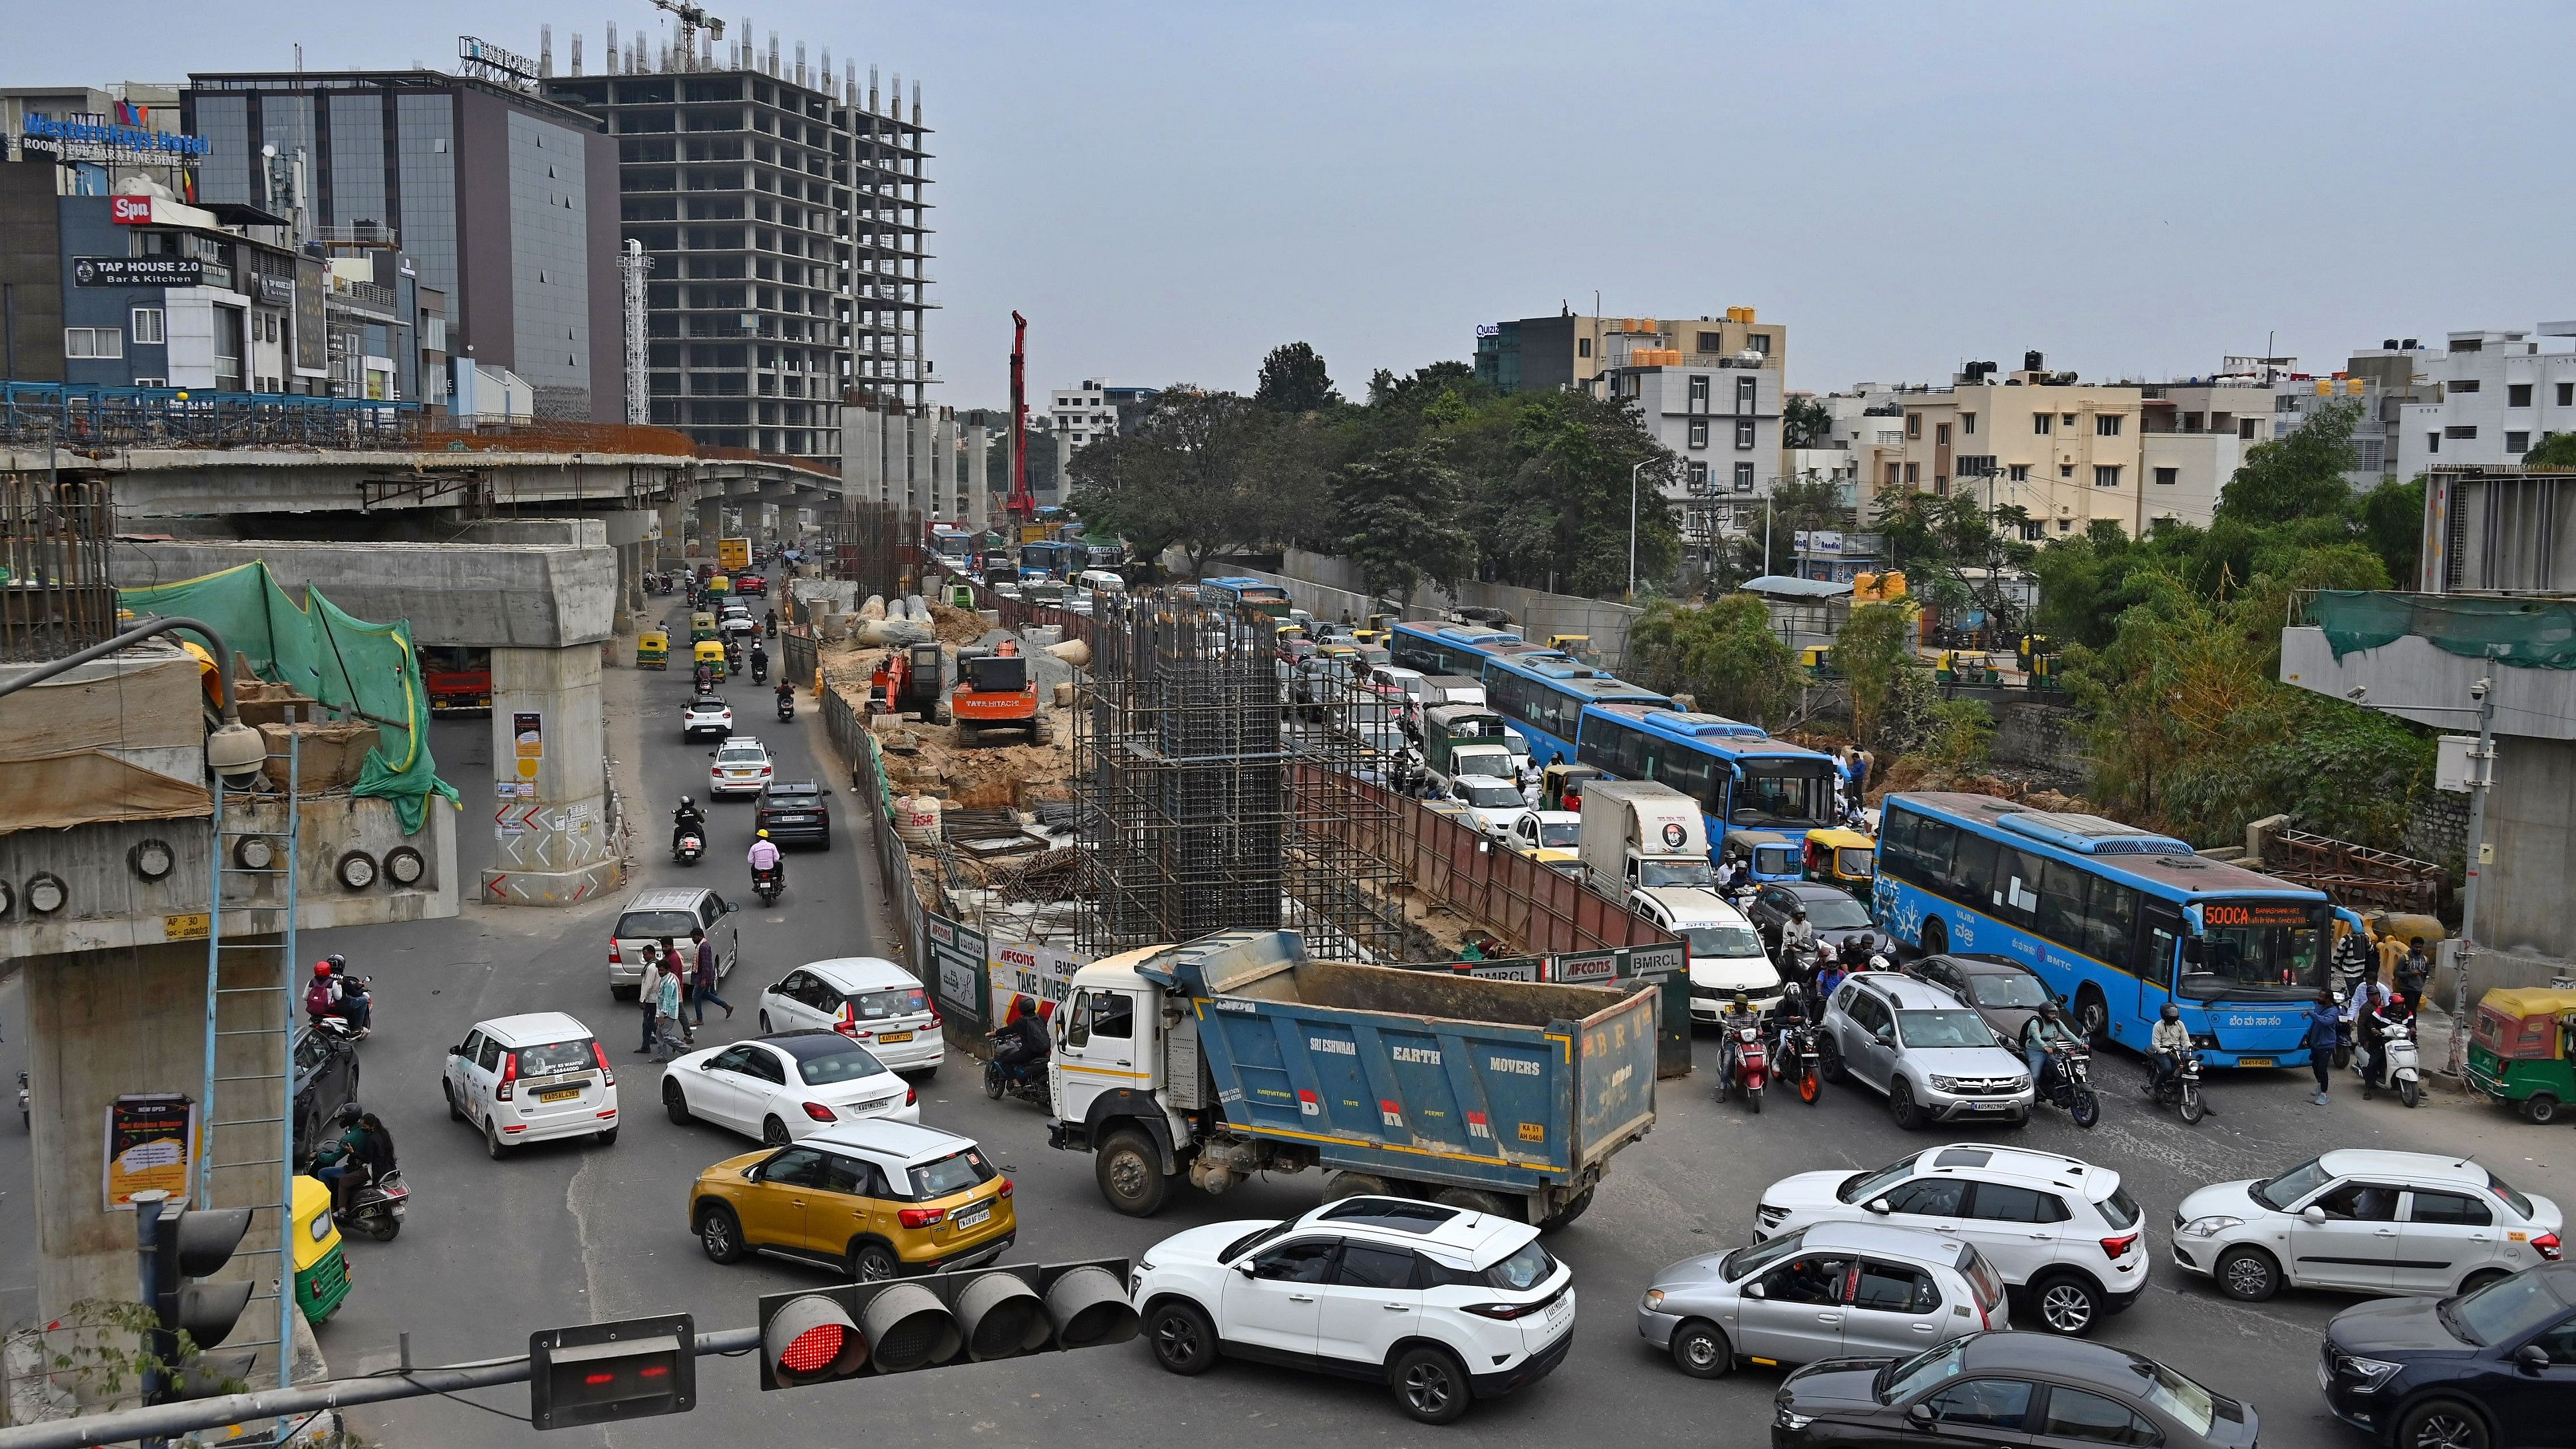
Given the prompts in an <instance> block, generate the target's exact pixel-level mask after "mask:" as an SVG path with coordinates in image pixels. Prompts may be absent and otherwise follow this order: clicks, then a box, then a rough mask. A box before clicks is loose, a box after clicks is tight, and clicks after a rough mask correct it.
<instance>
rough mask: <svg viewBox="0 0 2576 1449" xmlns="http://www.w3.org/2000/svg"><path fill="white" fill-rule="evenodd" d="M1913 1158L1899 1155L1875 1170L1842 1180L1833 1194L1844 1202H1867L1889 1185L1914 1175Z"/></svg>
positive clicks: (1891, 1185)
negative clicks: (1841, 1183)
mask: <svg viewBox="0 0 2576 1449" xmlns="http://www.w3.org/2000/svg"><path fill="white" fill-rule="evenodd" d="M1914 1163H1915V1159H1914V1158H1912V1157H1900V1158H1898V1159H1896V1160H1895V1161H1894V1162H1891V1163H1889V1164H1888V1165H1886V1166H1885V1167H1882V1168H1880V1169H1879V1170H1878V1171H1876V1172H1864V1173H1862V1174H1860V1175H1858V1176H1856V1177H1852V1178H1849V1179H1847V1180H1845V1181H1844V1183H1843V1185H1842V1186H1841V1187H1839V1188H1837V1189H1835V1191H1834V1196H1835V1197H1837V1198H1840V1199H1841V1200H1842V1201H1844V1202H1867V1201H1869V1200H1870V1199H1871V1198H1874V1197H1876V1196H1878V1195H1879V1194H1880V1193H1883V1192H1885V1191H1886V1190H1887V1189H1889V1188H1890V1187H1893V1186H1895V1185H1896V1184H1898V1183H1900V1182H1903V1181H1905V1180H1906V1179H1907V1178H1909V1177H1912V1176H1913V1175H1914Z"/></svg>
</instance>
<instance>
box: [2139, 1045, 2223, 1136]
mask: <svg viewBox="0 0 2576 1449" xmlns="http://www.w3.org/2000/svg"><path fill="white" fill-rule="evenodd" d="M2147 1072H2148V1076H2147V1100H2148V1101H2151V1102H2153V1103H2155V1104H2156V1105H2157V1106H2159V1107H2171V1108H2173V1109H2174V1110H2175V1111H2177V1112H2180V1113H2181V1114H2182V1120H2184V1121H2185V1122H2198V1121H2199V1120H2200V1119H2201V1118H2203V1117H2206V1116H2208V1115H2209V1103H2208V1101H2207V1100H2206V1099H2204V1098H2203V1097H2202V1096H2201V1095H2200V1053H2198V1052H2196V1051H2186V1052H2184V1053H2183V1054H2182V1056H2181V1058H2180V1059H2179V1060H2177V1061H2176V1062H2175V1063H2174V1069H2173V1075H2172V1076H2170V1077H2167V1078H2165V1079H2164V1080H2163V1081H2162V1082H2158V1081H2157V1080H2156V1079H2155V1075H2154V1073H2155V1063H2154V1062H2153V1061H2150V1062H2149V1063H2148V1064H2147Z"/></svg>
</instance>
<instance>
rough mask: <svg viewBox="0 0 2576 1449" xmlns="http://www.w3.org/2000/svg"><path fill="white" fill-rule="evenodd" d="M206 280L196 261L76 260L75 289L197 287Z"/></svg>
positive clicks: (204, 268) (189, 259) (140, 259)
mask: <svg viewBox="0 0 2576 1449" xmlns="http://www.w3.org/2000/svg"><path fill="white" fill-rule="evenodd" d="M205 279H206V264H205V263H204V262H201V261H199V260H197V259H196V258H195V257H74V258H72V285H73V286H75V287H193V286H196V285H197V284H199V283H201V282H203V281H204V280H205Z"/></svg>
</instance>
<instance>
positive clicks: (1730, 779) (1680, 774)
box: [1575, 704, 1836, 881]
mask: <svg viewBox="0 0 2576 1449" xmlns="http://www.w3.org/2000/svg"><path fill="white" fill-rule="evenodd" d="M1581 729H1582V733H1581V738H1580V739H1579V740H1578V741H1577V748H1576V750H1575V759H1576V760H1577V761H1578V762H1580V763H1582V764H1586V765H1590V766H1592V767H1593V768H1595V769H1597V770H1599V771H1601V772H1602V773H1603V774H1606V775H1610V776H1612V777H1614V778H1616V779H1622V780H1660V781H1662V782H1663V783H1665V784H1667V785H1670V786H1672V787H1673V788H1674V789H1676V790H1679V791H1681V792H1682V793H1683V794H1685V795H1688V796H1690V797H1691V798H1692V799H1694V800H1697V801H1698V802H1699V808H1700V813H1701V814H1703V815H1705V816H1707V817H1708V839H1709V849H1710V851H1711V852H1712V853H1713V858H1715V859H1720V860H1722V859H1725V858H1727V857H1728V856H1739V857H1741V858H1742V859H1743V860H1744V861H1745V863H1746V865H1747V866H1748V867H1749V868H1750V869H1751V871H1752V874H1753V878H1754V879H1756V880H1761V881H1775V880H1797V879H1799V878H1800V876H1801V875H1802V874H1803V873H1804V864H1805V849H1806V839H1807V832H1808V831H1810V830H1813V829H1816V828H1818V827H1820V826H1826V825H1831V824H1834V823H1835V816H1834V777H1835V773H1836V772H1835V769H1834V762H1833V759H1832V758H1831V757H1830V756H1828V755H1825V754H1824V753H1822V752H1821V751H1817V750H1811V749H1808V748H1807V747H1806V746H1804V745H1793V744H1790V743H1788V742H1787V741H1785V740H1775V739H1773V738H1771V736H1770V735H1769V734H1768V733H1767V732H1765V731H1764V730H1763V728H1762V727H1761V726H1760V725H1753V724H1746V723H1744V722H1743V721H1742V720H1732V719H1728V718H1726V717H1724V716H1723V715H1714V714H1685V713H1682V712H1680V711H1678V710H1674V709H1670V708H1666V707H1663V706H1662V705H1660V704H1656V705H1646V704H1597V705H1591V706H1588V707H1586V708H1585V709H1584V711H1583V721H1582V727H1581Z"/></svg>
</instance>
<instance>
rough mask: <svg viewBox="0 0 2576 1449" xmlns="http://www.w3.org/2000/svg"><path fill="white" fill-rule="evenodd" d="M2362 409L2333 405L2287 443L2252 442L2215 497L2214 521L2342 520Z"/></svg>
mask: <svg viewBox="0 0 2576 1449" xmlns="http://www.w3.org/2000/svg"><path fill="white" fill-rule="evenodd" d="M2360 417H2361V405H2360V404H2359V403H2356V402H2337V403H2333V404H2330V405H2328V406H2326V407H2322V408H2319V409H2317V410H2316V411H2315V412H2313V413H2310V414H2308V420H2307V421H2306V422H2304V423H2301V424H2300V425H2299V427H2298V429H2297V431H2295V432H2293V433H2291V434H2290V435H2289V436H2288V437H2286V438H2275V439H2273V440H2271V441H2270V442H2266V443H2256V444H2255V445H2254V446H2253V447H2252V448H2251V449H2248V450H2247V452H2246V454H2245V463H2244V466H2242V467H2240V468H2238V469H2237V470H2236V476H2235V477H2233V478H2230V479H2229V480H2228V481H2227V486H2226V487H2225V488H2224V489H2222V490H2220V492H2219V495H2218V515H2217V516H2218V517H2219V518H2220V519H2232V520H2236V521H2239V522H2244V523H2252V524H2265V523H2287V522H2289V521H2291V520H2292V519H2299V518H2317V517H2340V516H2341V515H2342V514H2343V512H2344V508H2345V506H2346V504H2347V503H2349V502H2350V500H2351V496H2352V486H2351V485H2350V484H2349V483H2347V482H2345V481H2344V476H2343V474H2344V470H2345V469H2347V468H2350V467H2351V466H2352V428H2353V424H2354V423H2355V422H2356V421H2358V420H2359V419H2360Z"/></svg>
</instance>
